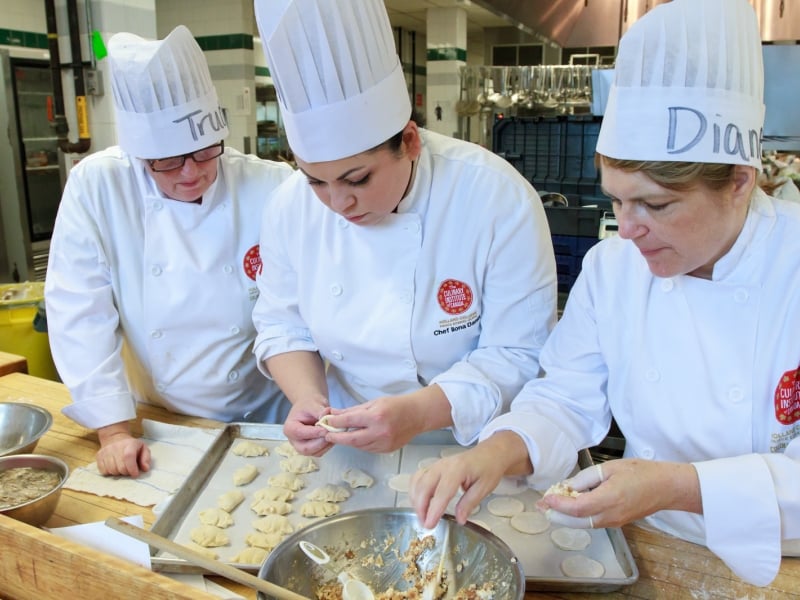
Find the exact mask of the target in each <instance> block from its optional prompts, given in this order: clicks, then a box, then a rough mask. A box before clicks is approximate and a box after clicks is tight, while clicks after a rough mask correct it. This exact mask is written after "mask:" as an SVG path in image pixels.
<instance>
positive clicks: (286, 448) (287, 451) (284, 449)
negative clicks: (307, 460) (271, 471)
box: [275, 440, 299, 458]
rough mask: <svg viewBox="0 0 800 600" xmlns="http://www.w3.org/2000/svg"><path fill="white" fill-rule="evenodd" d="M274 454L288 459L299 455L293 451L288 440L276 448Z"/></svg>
mask: <svg viewBox="0 0 800 600" xmlns="http://www.w3.org/2000/svg"><path fill="white" fill-rule="evenodd" d="M275 452H277V453H278V454H280V455H281V456H284V457H286V458H289V457H290V456H297V455H298V454H299V452H298V451H297V450H296V449H295V447H294V446H292V443H291V442H290V441H289V440H286V441H285V442H283V443H282V444H280V445H279V446H277V447H276V448H275Z"/></svg>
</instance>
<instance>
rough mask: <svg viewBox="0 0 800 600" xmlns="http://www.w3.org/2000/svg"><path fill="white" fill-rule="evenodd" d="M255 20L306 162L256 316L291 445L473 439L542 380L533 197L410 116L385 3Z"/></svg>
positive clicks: (547, 291)
mask: <svg viewBox="0 0 800 600" xmlns="http://www.w3.org/2000/svg"><path fill="white" fill-rule="evenodd" d="M255 10H256V19H257V21H258V27H259V30H260V34H261V41H262V44H263V47H264V52H265V55H266V59H267V64H268V67H269V69H270V74H271V75H272V78H273V81H274V82H275V88H276V90H277V95H278V102H279V105H280V109H281V113H282V118H283V122H284V123H285V126H286V134H287V137H288V140H289V144H290V146H291V148H292V150H293V151H294V155H295V158H296V160H297V166H298V171H297V173H296V174H295V175H294V176H293V177H292V178H291V179H289V181H287V182H286V183H285V184H284V185H282V186H281V188H280V189H279V190H277V191H276V192H275V194H274V195H273V197H272V199H271V201H270V204H269V208H268V210H267V211H266V212H265V214H264V221H263V226H262V233H261V246H262V257H263V260H264V269H263V272H262V274H261V276H260V277H259V279H258V284H259V289H260V295H259V299H258V302H257V303H256V308H255V311H254V320H255V323H256V327H257V329H258V337H257V339H256V344H255V349H254V351H255V355H256V357H257V359H258V362H259V365H260V366H261V368H262V369H263V371H264V373H265V374H266V375H268V376H269V377H271V378H274V380H275V381H276V382H277V383H278V385H279V386H280V387H281V388H282V389H283V391H284V392H285V393H286V395H287V396H288V398H289V400H290V401H291V402H292V404H293V407H292V411H291V413H290V415H289V418H288V419H287V421H286V423H285V425H284V431H285V433H286V435H287V437H288V438H289V439H290V440H291V441H292V443H293V444H294V445H295V447H296V448H297V449H298V450H300V451H301V452H303V453H305V454H310V455H319V454H322V453H324V452H325V451H326V450H327V449H328V448H330V447H331V445H333V444H344V445H350V446H355V447H358V448H361V449H365V450H368V451H375V452H386V451H391V450H395V449H397V448H399V447H401V446H403V445H404V444H405V443H407V442H408V441H409V440H410V439H412V438H413V437H414V436H416V435H417V434H419V433H422V432H425V431H428V430H435V429H442V428H450V429H451V430H452V432H453V434H454V435H455V438H456V440H458V441H459V442H461V443H463V444H469V443H472V442H473V441H475V439H476V438H477V435H478V432H479V431H480V429H481V427H483V425H485V424H486V423H487V422H488V421H489V419H491V418H492V417H494V416H496V415H498V414H500V413H501V412H504V411H505V410H507V408H508V404H509V402H510V401H511V399H512V398H513V397H514V395H516V394H517V393H518V392H519V390H520V389H521V388H522V385H523V384H524V383H525V381H527V380H528V379H530V378H532V377H536V376H537V375H538V373H539V361H538V358H539V351H540V349H541V346H542V344H543V343H544V340H545V338H546V337H547V335H548V333H549V331H550V329H551V328H552V326H553V324H554V322H555V315H556V275H555V262H554V257H553V249H552V241H551V238H550V235H549V230H548V227H547V222H546V218H545V215H544V210H543V208H542V206H541V202H540V201H539V199H538V197H537V195H536V192H535V190H534V189H533V188H532V187H531V185H530V184H529V183H528V182H527V181H526V180H525V179H524V178H523V177H522V176H521V175H520V174H519V173H518V172H517V171H516V170H515V169H514V168H513V167H512V166H511V165H510V164H509V163H508V162H506V161H504V160H502V159H501V158H499V157H498V156H496V155H494V154H492V153H491V152H489V151H487V150H485V149H484V148H481V147H479V146H477V145H475V144H470V143H467V142H464V141H460V140H455V139H451V138H449V137H446V136H442V135H438V134H436V133H433V132H430V131H426V130H424V129H422V128H421V127H420V126H419V125H418V124H417V123H416V122H415V121H414V120H412V118H411V117H412V111H411V103H410V101H409V95H408V89H407V86H406V81H405V75H404V72H403V67H402V65H401V63H400V60H399V58H398V56H397V52H396V50H395V46H394V38H393V34H392V29H391V25H390V23H389V18H388V15H387V13H386V8H385V7H384V4H383V2H382V0H287V1H285V2H280V3H276V2H274V1H272V0H256V2H255ZM520 257H525V258H524V259H521V258H520ZM326 366H327V368H326ZM331 413H332V414H331ZM323 416H327V419H325V420H324V421H323V423H324V424H325V427H323V426H322V425H317V423H318V421H319V420H320V419H321V418H322V417H323ZM326 427H327V428H326ZM331 428H332V429H335V430H336V431H331V430H330V429H331Z"/></svg>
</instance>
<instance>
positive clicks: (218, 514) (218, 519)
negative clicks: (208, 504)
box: [199, 508, 233, 528]
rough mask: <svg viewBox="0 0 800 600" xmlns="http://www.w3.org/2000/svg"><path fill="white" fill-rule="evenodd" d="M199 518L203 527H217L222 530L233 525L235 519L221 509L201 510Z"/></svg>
mask: <svg viewBox="0 0 800 600" xmlns="http://www.w3.org/2000/svg"><path fill="white" fill-rule="evenodd" d="M199 517H200V522H201V523H202V524H203V525H216V526H217V527H222V528H225V527H230V526H231V525H233V517H232V516H231V514H230V513H229V512H227V511H225V510H222V509H221V508H207V509H205V510H201V511H200V514H199Z"/></svg>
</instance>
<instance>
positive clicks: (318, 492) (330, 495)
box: [306, 484, 350, 502]
mask: <svg viewBox="0 0 800 600" xmlns="http://www.w3.org/2000/svg"><path fill="white" fill-rule="evenodd" d="M349 497H350V490H348V489H347V488H346V487H343V486H341V485H332V484H328V485H323V486H322V487H318V488H317V489H315V490H314V491H312V492H310V493H309V494H308V496H306V498H308V499H309V500H317V501H319V502H344V501H345V500H347V499H348V498H349Z"/></svg>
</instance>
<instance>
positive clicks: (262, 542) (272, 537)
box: [244, 531, 283, 550]
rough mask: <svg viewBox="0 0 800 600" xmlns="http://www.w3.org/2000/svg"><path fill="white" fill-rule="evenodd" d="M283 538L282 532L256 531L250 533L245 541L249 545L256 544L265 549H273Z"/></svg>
mask: <svg viewBox="0 0 800 600" xmlns="http://www.w3.org/2000/svg"><path fill="white" fill-rule="evenodd" d="M282 539H283V534H282V533H262V532H260V531H257V532H255V533H248V534H247V537H245V538H244V541H245V542H247V545H248V546H255V547H257V548H263V549H264V550H272V549H273V548H274V547H275V546H277V545H278V544H280V543H281V540H282Z"/></svg>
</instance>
